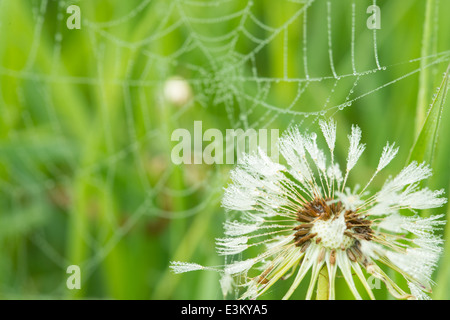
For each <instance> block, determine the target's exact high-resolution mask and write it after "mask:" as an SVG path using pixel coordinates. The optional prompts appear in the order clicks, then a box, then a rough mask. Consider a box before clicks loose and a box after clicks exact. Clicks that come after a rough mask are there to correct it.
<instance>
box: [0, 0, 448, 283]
mask: <svg viewBox="0 0 450 320" xmlns="http://www.w3.org/2000/svg"><path fill="white" fill-rule="evenodd" d="M120 2H121V1H118V0H117V1H111V3H110V7H108V6H107V5H108V3H107V2H104V3H101V4H98V7H101V6H102V5H103V4H104V6H105V7H106V8H112V7H114V6H115V5H119V3H120ZM283 2H284V3H286V4H288V5H289V8H291V10H289V12H278V11H279V10H278V11H277V10H276V8H274V10H273V12H267V11H264V10H263V9H262V8H263V7H264V6H262V5H260V4H257V3H256V2H254V1H251V0H249V1H237V0H216V1H200V0H175V1H160V0H142V1H127V3H128V5H122V7H123V11H120V12H119V13H115V14H113V16H114V17H111V16H109V17H108V18H107V19H104V20H97V19H96V18H95V15H94V14H93V12H92V10H89V9H88V7H91V5H90V4H87V2H85V1H63V0H59V1H47V0H42V1H32V2H31V3H32V7H31V9H30V8H28V9H27V10H30V11H31V16H32V21H33V22H32V25H33V29H32V35H31V39H32V41H31V43H29V44H28V45H29V46H28V48H29V50H28V53H27V58H26V61H25V63H24V65H23V68H10V67H8V66H1V67H0V76H1V77H2V79H3V80H5V81H13V82H14V83H15V86H14V90H15V92H14V94H13V95H14V96H15V98H16V101H17V107H19V106H21V110H22V113H21V117H22V118H21V119H20V120H19V123H20V125H19V126H18V128H16V129H14V130H11V131H10V132H9V135H8V137H7V139H6V141H7V142H8V144H10V149H11V150H13V151H14V152H13V155H14V156H13V158H8V159H6V160H3V161H2V162H3V164H4V168H6V169H4V171H6V172H7V174H6V175H3V177H4V178H3V179H2V180H1V181H0V187H1V190H2V193H3V194H4V195H6V199H7V200H5V201H6V202H7V203H8V204H9V205H10V207H11V208H13V209H14V210H12V211H14V212H20V211H21V210H22V209H23V208H25V207H26V206H27V199H41V198H42V197H47V196H48V195H49V194H51V195H53V197H56V198H58V199H59V200H57V204H58V205H62V206H64V201H69V200H67V199H66V198H67V197H69V196H67V195H66V194H64V192H61V189H60V187H61V186H66V187H67V186H70V185H71V184H73V182H74V179H75V178H77V179H85V181H87V183H88V184H90V185H93V186H96V187H97V188H98V189H104V190H105V192H106V193H113V194H115V193H117V192H120V191H117V190H116V183H117V181H118V180H120V179H124V176H125V177H126V176H127V174H130V176H132V177H136V181H135V183H136V184H137V186H136V187H134V189H132V190H133V192H136V193H135V195H134V197H133V200H132V201H130V203H125V204H124V203H119V204H108V206H109V208H111V209H113V207H114V206H115V205H116V206H119V207H121V210H123V211H126V212H128V214H127V219H126V220H125V222H123V223H119V222H118V219H116V218H115V217H113V216H109V217H106V218H105V221H106V222H107V223H109V224H110V225H109V228H110V230H112V232H110V233H106V234H102V233H100V232H96V231H95V230H91V229H88V230H89V232H86V233H83V234H82V235H81V236H82V237H83V239H84V242H85V243H86V245H87V246H88V247H89V248H90V250H91V252H92V254H91V255H87V258H86V259H85V260H84V261H82V264H81V269H82V270H83V277H84V278H86V277H87V278H89V276H90V275H92V274H93V273H94V272H95V271H96V270H97V269H98V267H99V265H100V264H101V263H102V261H104V259H105V258H106V257H107V256H108V254H109V253H110V252H111V251H112V250H113V249H114V248H115V247H116V246H117V245H118V244H119V243H120V242H121V240H123V238H124V237H125V236H126V235H127V234H128V233H129V232H130V230H132V228H134V227H135V226H136V225H138V224H139V223H140V222H142V221H143V219H148V218H150V219H155V218H164V219H185V218H188V217H192V216H194V215H196V214H199V213H201V212H202V211H203V210H205V208H208V207H209V206H211V205H217V202H218V198H219V197H218V195H220V192H221V190H222V187H223V186H224V185H225V183H226V180H227V175H226V174H224V173H223V171H221V170H220V169H218V168H217V167H215V166H210V167H208V166H206V167H205V166H202V167H201V169H195V168H193V169H192V168H190V169H189V170H187V171H188V174H191V175H193V176H194V177H193V178H192V179H190V178H189V177H187V178H186V179H187V182H186V184H185V186H184V187H183V188H182V189H179V188H174V187H173V186H171V179H172V178H173V176H174V175H175V174H176V170H177V168H176V167H175V166H173V165H171V164H170V148H166V147H164V146H161V145H160V144H159V143H158V141H167V145H170V132H171V130H173V129H175V128H177V126H179V127H183V126H187V127H189V126H192V122H193V121H194V120H201V119H195V115H197V114H199V112H202V113H204V114H205V120H204V121H205V122H206V121H207V120H206V119H211V115H212V117H214V116H218V117H220V119H221V121H222V123H221V124H220V125H219V124H218V126H222V129H224V128H230V129H237V128H243V129H244V130H246V129H250V128H254V129H258V128H270V127H276V128H279V129H280V130H283V129H285V128H287V127H288V126H289V125H291V124H294V123H303V122H305V121H306V119H307V118H309V119H308V121H312V122H314V121H315V120H317V119H318V118H319V117H328V116H334V115H336V114H337V113H339V112H341V111H343V110H345V109H347V108H350V107H352V106H354V105H355V104H358V103H360V102H361V103H365V104H367V105H368V107H371V105H370V100H369V99H368V98H369V97H371V96H373V95H375V94H377V92H379V91H381V90H383V89H385V88H387V87H390V86H391V85H393V84H395V83H397V82H400V81H402V80H403V79H406V78H409V77H412V76H414V75H417V74H418V73H419V72H420V71H421V70H423V69H424V68H428V67H432V66H437V65H439V64H443V63H448V61H449V60H450V51H441V52H437V53H435V54H433V55H431V56H424V57H411V56H408V54H407V53H405V54H404V56H405V59H404V60H402V61H392V60H391V58H390V57H387V56H382V55H381V54H380V52H379V50H380V48H379V44H378V41H379V36H378V35H379V33H381V32H382V30H383V29H381V30H377V29H373V30H369V29H368V28H367V27H366V24H365V21H366V19H367V17H368V15H367V14H366V13H365V9H366V8H367V6H369V5H371V4H376V2H375V1H373V2H369V1H367V2H365V3H363V4H362V3H361V2H359V1H355V0H353V1H343V2H342V3H341V2H340V3H339V4H337V2H336V1H323V0H315V1H313V0H311V1H306V0H304V1H301V0H298V1H296V0H285V1H283ZM130 3H132V5H130ZM70 4H77V5H79V6H80V8H81V12H82V29H81V30H78V31H76V32H77V34H78V36H79V37H83V39H82V41H85V42H87V43H88V44H89V49H86V50H85V51H83V52H82V53H80V54H86V55H89V56H90V57H91V58H89V59H88V61H87V62H86V63H87V64H88V63H90V64H89V67H85V68H84V69H85V70H87V69H89V71H88V72H86V73H85V74H83V72H82V71H80V72H78V71H77V70H68V69H67V68H64V63H67V61H65V60H66V58H65V57H64V54H65V53H67V50H68V49H67V48H65V43H66V42H65V41H66V40H70V37H72V34H71V33H70V32H71V31H69V32H68V31H67V30H65V19H66V17H67V14H66V12H65V10H66V8H67V7H68V6H69V5H70ZM85 6H86V7H85ZM435 10H436V12H437V10H438V5H437V6H436V9H435ZM155 11H156V12H157V14H158V17H159V19H158V20H157V21H151V22H148V20H147V19H148V16H147V15H149V14H150V12H155ZM319 11H320V12H322V13H321V14H317V12H319ZM272 15H274V16H275V18H274V17H271V16H272ZM311 16H313V17H317V16H321V17H322V19H321V21H316V20H312V19H311V18H310V17H311ZM339 19H346V21H347V25H348V26H349V28H348V30H346V31H345V33H346V35H348V37H347V38H348V41H344V43H342V39H341V38H342V37H340V33H342V32H344V31H342V30H339V29H336V28H335V27H334V24H335V23H336V21H338V20H339ZM49 25H50V26H52V28H49ZM434 25H435V31H438V26H439V19H438V15H436V16H435V21H434ZM130 26H131V27H130ZM130 28H131V29H130ZM7 31H8V30H7V27H6V26H5V24H2V25H1V31H0V32H2V34H3V33H5V32H7ZM80 34H81V36H80ZM45 39H47V40H48V41H50V42H52V43H53V44H52V46H51V47H52V50H51V52H47V55H48V56H49V57H50V58H49V59H48V60H49V61H48V67H47V68H46V70H42V68H40V67H39V64H40V62H39V61H40V60H39V52H40V50H43V49H42V48H41V43H42V42H43V41H44V40H45ZM174 39H177V41H174ZM72 41H75V40H72ZM337 41H339V43H337ZM436 41H437V40H436ZM359 43H362V44H361V45H359ZM311 47H313V48H314V50H315V51H312V49H311ZM317 48H320V49H321V50H320V51H316V50H317ZM72 49H73V48H72ZM274 61H275V62H274ZM423 61H425V62H426V63H423ZM172 76H182V77H183V78H184V79H185V81H186V82H187V83H188V84H189V85H190V87H191V89H192V93H193V94H192V98H191V99H190V100H189V101H188V102H186V103H184V104H183V105H182V106H178V107H177V108H172V111H173V112H171V113H170V114H169V115H167V117H166V118H158V116H155V114H154V113H153V112H152V111H151V110H154V109H153V108H156V109H155V110H161V109H163V108H166V107H167V106H166V105H165V102H164V97H163V87H164V83H165V81H167V79H169V78H170V77H172ZM30 84H32V86H36V89H35V91H36V92H35V95H36V96H37V99H38V100H39V101H40V102H41V104H42V108H43V109H44V112H43V114H40V115H36V114H34V113H33V112H31V111H29V110H28V108H29V106H30V105H32V104H33V102H32V101H30V99H29V98H28V93H29V91H30V88H29V86H30ZM65 87H70V88H72V90H75V91H80V92H82V94H84V95H85V94H86V92H89V93H90V94H92V95H94V96H95V97H94V98H91V100H89V99H85V100H86V101H89V102H90V103H92V108H93V109H95V112H96V113H97V115H98V118H99V119H100V121H99V122H98V126H99V127H100V128H101V130H99V132H101V135H100V137H97V138H96V139H99V140H100V141H101V143H102V144H103V148H102V150H100V151H98V154H97V155H96V156H93V158H92V159H90V158H89V157H88V156H87V159H83V158H80V157H79V152H80V150H83V148H82V147H83V144H87V143H88V138H89V136H88V135H86V136H78V137H77V136H75V137H74V136H73V134H72V133H71V132H68V129H67V125H68V124H67V120H65V119H64V117H65V116H64V112H63V110H64V106H62V101H61V100H60V99H57V98H55V95H56V94H58V90H59V88H65ZM7 95H8V96H9V95H10V94H9V93H6V92H0V104H2V105H7V104H8V102H7V100H8V98H7V97H6V96H7ZM68 99H70V96H69V98H68ZM113 101H114V102H113ZM74 104H76V102H74ZM155 106H156V107H155ZM3 109H4V120H3V121H4V122H5V123H7V122H8V121H12V118H13V117H14V115H12V114H8V110H9V109H8V108H3ZM193 114H194V115H193ZM66 116H67V115H66ZM69 116H70V114H69ZM85 120H86V119H85ZM74 121H76V119H74ZM223 122H225V123H226V126H225V127H223ZM42 123H45V126H44V127H43V126H42ZM113 123H114V126H113ZM170 123H171V124H172V125H170ZM212 123H215V122H214V121H212ZM174 124H175V125H174ZM42 130H44V131H45V132H44V133H45V134H43V133H42ZM21 132H32V133H35V134H34V136H35V138H31V140H30V141H26V142H27V143H28V144H29V145H27V146H26V147H23V148H15V147H14V145H15V144H16V143H23V140H22V138H21ZM50 136H51V137H52V139H49V140H48V145H45V146H44V148H43V149H37V148H33V145H34V143H36V144H38V140H39V139H40V138H42V137H44V138H48V137H50ZM54 149H60V150H62V151H61V152H60V153H56V154H55V152H51V151H49V150H54ZM47 153H51V154H52V155H53V156H54V157H56V158H57V159H58V160H57V161H55V160H49V159H50V158H49V157H50V156H47ZM33 161H37V163H38V165H36V164H35V163H33ZM149 168H150V169H149ZM122 171H124V172H122ZM149 171H151V172H150V173H149ZM199 171H202V173H200V172H199ZM155 172H157V178H155V179H151V177H150V176H151V175H152V174H154V173H155ZM30 177H31V178H30ZM172 197H176V198H186V199H189V203H188V204H187V208H186V207H185V208H183V209H182V210H176V209H174V208H170V207H168V206H167V203H165V202H164V200H161V199H170V198H172ZM192 198H196V199H197V200H196V201H192ZM122 200H123V198H122ZM118 201H120V200H118ZM61 202H63V204H61ZM124 202H125V200H124ZM185 204H186V202H185ZM26 217H27V219H28V220H29V221H31V222H29V223H30V224H31V225H33V223H35V224H36V225H37V226H40V225H41V221H42V220H45V221H48V218H49V217H43V216H42V215H41V214H35V213H30V214H27V215H26ZM30 218H31V220H30ZM46 219H47V220H46ZM33 221H35V222H33ZM16 227H17V228H18V229H20V228H22V229H24V228H25V227H22V226H20V223H17V226H16ZM25 229H26V228H25ZM31 241H32V242H33V243H34V244H35V245H36V247H37V248H39V249H40V250H41V251H42V252H43V253H45V255H46V256H47V257H48V258H49V259H50V260H51V261H52V262H53V263H54V264H55V265H57V266H58V267H59V268H61V270H65V268H66V267H67V266H68V265H70V264H72V262H71V261H69V260H70V258H69V257H67V256H66V254H65V253H64V250H61V248H60V247H59V246H57V245H55V244H54V243H53V242H52V240H50V237H49V235H48V234H47V232H44V231H42V232H39V231H38V232H34V233H33V234H32V236H31Z"/></svg>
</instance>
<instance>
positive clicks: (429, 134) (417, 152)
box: [407, 65, 450, 164]
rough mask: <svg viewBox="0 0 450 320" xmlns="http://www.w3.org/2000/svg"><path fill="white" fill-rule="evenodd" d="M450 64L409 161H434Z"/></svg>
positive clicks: (429, 162)
mask: <svg viewBox="0 0 450 320" xmlns="http://www.w3.org/2000/svg"><path fill="white" fill-rule="evenodd" d="M449 71H450V65H449V67H448V68H447V71H446V72H445V74H444V79H443V80H442V83H441V85H440V86H439V89H438V92H437V94H436V96H435V98H434V100H433V102H432V103H431V107H430V109H429V111H428V115H427V117H426V119H425V122H424V124H423V126H422V129H421V130H420V133H419V136H418V137H417V139H416V141H415V143H414V145H413V147H412V148H411V152H410V154H409V157H408V161H407V163H410V162H411V161H414V160H415V161H417V162H419V163H420V162H423V161H426V162H427V163H428V164H431V163H432V161H433V156H434V152H435V149H436V143H437V137H438V131H439V125H440V120H441V115H442V110H443V109H444V105H445V101H446V97H447V92H448V77H449Z"/></svg>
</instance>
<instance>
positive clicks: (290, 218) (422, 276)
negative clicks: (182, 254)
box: [171, 120, 447, 299]
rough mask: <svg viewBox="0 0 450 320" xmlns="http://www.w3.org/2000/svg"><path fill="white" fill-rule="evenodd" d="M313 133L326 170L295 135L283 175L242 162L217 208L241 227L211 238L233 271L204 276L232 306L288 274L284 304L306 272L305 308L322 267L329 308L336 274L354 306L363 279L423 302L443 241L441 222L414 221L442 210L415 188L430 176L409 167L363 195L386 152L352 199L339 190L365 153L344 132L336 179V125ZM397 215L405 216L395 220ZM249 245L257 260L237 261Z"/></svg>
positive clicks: (287, 139) (355, 136)
mask: <svg viewBox="0 0 450 320" xmlns="http://www.w3.org/2000/svg"><path fill="white" fill-rule="evenodd" d="M320 128H321V131H322V133H323V136H324V140H325V142H326V144H327V146H328V149H329V151H330V152H331V157H330V159H331V161H330V162H329V163H327V160H326V156H325V152H324V151H322V150H321V149H320V148H319V144H318V141H317V135H316V134H315V133H308V134H303V133H301V132H300V130H299V128H297V127H294V128H291V129H290V130H288V131H287V132H286V133H285V134H284V135H283V137H281V139H280V141H279V143H280V151H281V153H282V155H283V157H284V158H285V160H286V162H287V166H283V165H281V164H278V163H274V162H272V161H271V160H270V159H269V158H268V157H267V156H266V155H265V154H264V153H263V152H262V151H259V152H258V153H256V154H254V155H248V156H247V157H245V159H244V161H243V163H242V164H240V165H238V167H237V168H235V169H234V170H233V171H232V172H231V179H232V183H231V184H230V185H229V186H228V187H227V188H226V189H225V193H224V198H223V201H222V205H223V207H225V208H226V209H227V210H235V211H238V212H240V213H241V216H240V217H241V219H239V220H232V221H227V222H226V223H225V224H224V229H225V235H226V236H227V238H223V239H217V249H218V252H219V253H220V254H221V255H229V256H232V257H233V261H234V262H233V263H231V264H225V266H222V267H212V268H209V269H211V270H215V271H219V272H221V273H222V278H221V280H220V284H221V287H222V290H223V292H224V294H227V293H230V292H232V291H233V288H234V290H244V292H242V294H241V296H240V297H241V298H243V299H255V298H258V297H260V296H261V295H263V294H264V292H266V291H267V290H268V289H269V288H271V287H272V286H273V285H275V284H276V283H277V282H278V281H279V280H280V279H287V278H289V277H290V275H292V277H293V278H294V279H293V281H292V284H291V286H290V288H289V289H288V291H287V292H286V294H285V295H284V299H288V298H290V296H291V295H292V294H293V292H294V291H295V290H296V289H297V288H298V287H299V286H301V285H302V282H303V279H304V278H305V277H306V275H307V274H308V273H310V274H311V276H310V281H309V283H308V284H307V293H306V299H311V298H312V296H313V294H314V290H315V288H316V286H317V279H318V278H319V273H320V271H321V270H322V268H326V269H327V271H328V288H327V291H328V297H329V298H330V299H334V298H335V279H336V278H337V277H338V276H339V275H342V277H343V279H344V280H345V282H346V283H347V285H348V287H349V289H350V291H351V292H352V294H353V295H354V296H355V298H356V299H361V297H362V293H360V292H359V291H358V288H359V287H358V286H357V283H356V281H360V282H361V283H362V287H361V288H364V290H365V291H367V294H368V296H369V297H370V298H372V299H373V298H374V294H373V292H372V289H371V286H370V285H369V282H368V281H369V279H366V274H367V275H368V276H371V277H375V278H378V279H379V280H381V281H382V282H383V283H384V284H385V286H386V288H387V289H388V291H389V292H390V293H391V294H392V295H393V296H394V297H395V298H399V299H428V295H427V294H428V293H430V292H431V287H432V285H433V281H432V279H431V275H432V272H433V270H434V269H435V267H436V264H437V261H438V259H439V256H440V254H441V251H442V242H443V240H442V239H441V238H440V237H438V236H436V235H434V231H435V230H437V228H438V227H439V226H442V225H443V224H444V223H445V222H444V221H443V220H442V217H443V215H436V216H431V217H429V218H421V217H420V216H418V215H417V213H416V211H415V210H417V209H427V208H437V207H440V206H442V205H443V204H444V203H445V202H446V201H447V200H446V198H444V197H442V195H443V190H438V191H432V190H430V189H428V188H422V189H421V188H420V187H419V184H418V183H419V182H420V181H421V180H423V179H426V178H428V177H430V176H431V169H430V168H429V167H428V166H427V165H426V164H425V163H422V164H418V163H416V162H412V163H411V164H409V165H408V166H407V167H405V168H404V169H403V170H401V171H400V173H399V174H398V175H397V176H395V177H394V178H390V179H388V181H386V182H385V184H384V185H383V187H382V188H381V190H379V191H378V192H376V193H371V192H369V191H366V188H367V187H368V185H369V184H370V182H371V181H372V180H373V179H374V178H375V176H376V175H377V174H378V172H379V171H380V170H382V169H384V168H385V167H386V166H387V165H388V164H389V163H390V162H391V160H392V159H393V158H394V157H395V155H396V154H397V152H398V148H397V147H395V145H394V144H389V143H388V144H387V145H386V146H385V147H384V148H383V151H382V153H381V156H380V159H379V162H378V166H377V168H376V170H375V174H373V176H372V177H371V179H370V180H369V182H368V183H367V184H365V187H364V188H363V189H362V191H361V192H359V193H358V191H359V189H360V188H359V185H355V187H353V188H350V187H348V186H346V182H347V178H348V177H349V172H350V171H351V169H352V168H353V167H354V166H355V165H356V163H357V161H358V159H359V158H360V156H361V154H362V152H363V151H364V149H365V144H362V143H361V137H362V132H361V129H360V128H359V127H358V126H352V130H351V134H350V135H349V136H348V137H349V141H350V147H349V150H348V156H347V164H346V171H345V175H344V176H343V174H342V172H341V170H340V169H339V164H338V163H334V160H333V159H334V158H333V151H334V148H335V139H336V123H335V122H334V121H333V120H330V121H329V122H323V121H322V122H320ZM400 210H409V212H410V214H409V215H406V214H405V212H403V211H402V214H400ZM255 246H258V247H257V248H258V249H259V250H260V251H256V252H259V253H258V254H257V255H256V256H253V257H252V258H249V259H244V260H241V257H243V256H244V257H245V254H246V253H247V252H248V251H247V249H248V248H250V247H255ZM255 250H257V249H256V248H255ZM381 266H385V267H387V268H390V269H392V270H395V271H397V272H398V273H400V274H401V275H402V276H403V277H404V278H405V279H406V282H407V284H408V287H407V288H402V287H401V286H400V285H399V284H397V283H395V281H394V280H392V279H391V278H390V277H389V276H388V275H387V274H386V273H385V272H384V271H383V269H382V268H381ZM171 268H172V269H173V271H174V272H176V273H180V272H187V271H195V270H205V269H207V267H203V266H200V265H197V264H188V263H182V262H173V263H172V266H171ZM363 270H365V271H366V272H363ZM354 278H355V279H354ZM355 280H356V281H355ZM235 292H236V291H235Z"/></svg>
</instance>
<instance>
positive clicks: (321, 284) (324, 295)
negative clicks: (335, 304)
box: [316, 264, 330, 300]
mask: <svg viewBox="0 0 450 320" xmlns="http://www.w3.org/2000/svg"><path fill="white" fill-rule="evenodd" d="M329 288H330V286H329V282H328V268H327V265H326V264H324V265H323V267H322V270H320V273H319V279H318V282H317V296H316V300H328V297H329Z"/></svg>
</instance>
